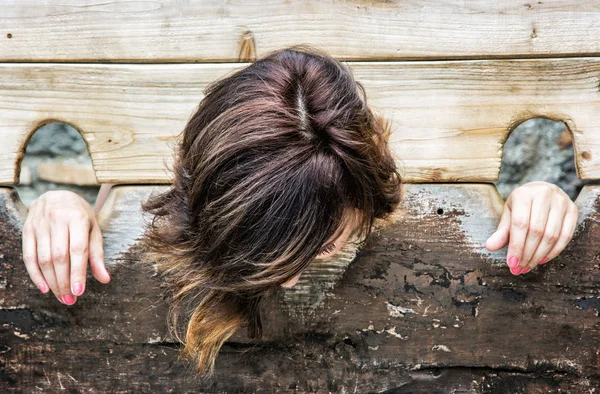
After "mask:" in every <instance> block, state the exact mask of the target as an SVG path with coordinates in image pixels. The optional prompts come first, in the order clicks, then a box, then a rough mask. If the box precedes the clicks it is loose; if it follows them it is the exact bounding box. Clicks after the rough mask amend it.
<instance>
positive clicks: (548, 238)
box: [522, 204, 566, 273]
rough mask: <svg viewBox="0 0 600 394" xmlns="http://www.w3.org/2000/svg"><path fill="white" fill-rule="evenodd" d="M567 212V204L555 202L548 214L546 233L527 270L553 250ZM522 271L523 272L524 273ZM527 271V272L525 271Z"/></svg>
mask: <svg viewBox="0 0 600 394" xmlns="http://www.w3.org/2000/svg"><path fill="white" fill-rule="evenodd" d="M565 214H566V206H564V205H556V204H553V206H552V208H550V213H549V214H548V221H547V222H546V229H545V231H544V235H543V237H542V239H541V240H540V243H539V245H538V247H537V249H536V251H535V253H534V254H533V256H532V257H531V260H530V261H529V264H528V265H527V268H526V269H527V272H529V270H531V269H533V268H535V267H536V266H537V265H538V264H540V263H541V262H542V260H543V259H544V257H546V256H547V255H548V253H549V252H550V251H551V250H552V248H553V247H554V245H555V244H556V242H557V241H558V239H559V237H560V232H561V230H562V227H563V220H564V218H565ZM523 272H525V271H523ZM523 272H522V273H523ZM525 273H526V272H525Z"/></svg>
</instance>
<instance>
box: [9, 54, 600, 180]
mask: <svg viewBox="0 0 600 394" xmlns="http://www.w3.org/2000/svg"><path fill="white" fill-rule="evenodd" d="M242 66H244V65H240V64H197V65H192V64H187V65H84V64H68V65H57V64H9V63H5V64H0V75H2V78H1V79H0V81H1V82H0V97H2V98H3V102H2V104H1V105H0V135H1V136H2V138H3V143H2V144H0V184H2V183H4V184H10V183H13V182H16V181H17V179H18V169H17V165H16V163H17V162H18V160H19V158H20V156H21V154H22V152H23V151H24V147H25V145H26V141H27V140H28V136H30V135H31V133H32V132H33V131H34V130H36V129H37V128H38V127H39V126H40V125H41V124H44V123H47V122H49V121H51V120H57V121H63V122H67V123H70V124H71V125H73V126H75V127H76V128H77V129H79V130H80V131H81V132H82V133H83V135H84V137H85V140H86V142H87V144H88V147H89V150H90V153H91V156H92V160H93V165H94V169H95V171H96V177H97V179H98V182H99V183H168V182H169V173H168V172H167V171H166V170H165V164H167V165H170V164H171V158H172V155H173V151H172V147H173V146H174V143H175V141H176V136H177V135H178V134H179V133H180V132H181V131H182V130H183V127H184V125H185V123H186V122H187V120H188V119H189V117H190V116H191V114H192V113H193V111H194V110H195V109H196V108H197V105H198V103H199V101H200V100H201V99H202V97H203V88H204V87H205V86H206V84H208V83H209V82H211V81H213V80H215V79H217V78H220V77H223V76H224V75H226V74H229V73H231V72H232V71H233V70H235V69H236V68H238V67H242ZM350 66H351V68H352V70H353V73H354V75H355V77H356V79H357V80H359V81H360V82H362V83H363V84H364V85H365V87H366V89H367V95H368V98H367V100H368V104H369V105H371V106H372V107H373V108H374V109H375V111H377V112H378V113H380V114H381V115H383V116H385V117H387V118H389V119H390V120H391V122H392V127H393V134H392V136H391V146H392V148H393V150H394V152H395V154H396V156H397V158H398V163H399V165H400V166H401V168H402V172H403V174H404V180H405V181H407V182H465V181H466V182H476V181H479V182H481V181H493V180H496V179H497V177H498V173H499V168H500V163H501V156H502V144H503V141H504V140H505V139H506V137H507V135H508V132H509V131H510V130H512V129H513V128H514V127H516V126H517V125H518V124H519V123H520V122H522V121H524V120H526V119H529V118H531V117H536V116H545V117H549V118H552V119H557V120H563V121H565V122H566V124H567V125H568V126H569V127H570V129H571V131H572V132H573V134H574V141H575V148H576V153H577V155H576V159H577V170H578V174H579V176H580V177H581V178H583V179H598V178H600V122H598V121H597V114H598V112H599V111H600V92H599V89H598V75H599V73H600V58H578V59H545V60H521V61H508V60H497V61H460V62H356V63H350Z"/></svg>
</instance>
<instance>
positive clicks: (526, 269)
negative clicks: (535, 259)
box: [521, 267, 531, 275]
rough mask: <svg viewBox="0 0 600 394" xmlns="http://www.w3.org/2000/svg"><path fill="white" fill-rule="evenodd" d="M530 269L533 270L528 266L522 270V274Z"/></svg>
mask: <svg viewBox="0 0 600 394" xmlns="http://www.w3.org/2000/svg"><path fill="white" fill-rule="evenodd" d="M529 271H531V268H529V267H526V268H525V269H524V270H523V271H521V275H522V274H526V273H528V272H529Z"/></svg>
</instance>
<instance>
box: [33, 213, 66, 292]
mask: <svg viewBox="0 0 600 394" xmlns="http://www.w3.org/2000/svg"><path fill="white" fill-rule="evenodd" d="M34 232H35V240H36V246H37V261H38V266H39V267H40V271H42V275H44V279H45V280H46V283H47V284H48V287H50V289H51V290H52V293H54V296H55V297H56V298H57V299H58V300H59V301H60V302H62V300H61V299H60V297H61V294H60V289H59V288H58V282H57V281H56V275H55V274H54V264H52V252H51V251H50V231H49V227H48V223H47V222H46V221H45V220H39V221H38V222H36V223H35V226H34Z"/></svg>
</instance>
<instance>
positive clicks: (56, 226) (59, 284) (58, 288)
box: [23, 191, 110, 305]
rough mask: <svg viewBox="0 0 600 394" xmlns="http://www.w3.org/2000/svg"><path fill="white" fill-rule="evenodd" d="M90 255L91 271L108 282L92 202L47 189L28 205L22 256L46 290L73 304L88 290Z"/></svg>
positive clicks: (35, 278)
mask: <svg viewBox="0 0 600 394" xmlns="http://www.w3.org/2000/svg"><path fill="white" fill-rule="evenodd" d="M88 259H89V262H90V269H91V271H92V275H93V276H94V277H95V278H96V279H97V280H98V281H99V282H101V283H108V282H109V281H110V275H109V273H108V271H107V270H106V267H105V266H104V251H103V248H102V233H101V231H100V227H99V226H98V222H97V221H96V215H95V214H94V211H93V209H92V207H91V206H90V205H89V204H88V203H87V201H85V200H84V199H83V198H81V197H80V196H78V195H77V194H75V193H72V192H69V191H50V192H46V193H44V194H42V195H41V196H40V197H39V198H38V199H37V200H35V201H33V202H32V203H31V205H30V207H29V212H28V214H27V219H26V220H25V225H24V226H23V260H24V261H25V266H26V267H27V272H29V276H30V278H31V280H32V281H33V283H35V285H36V286H37V287H38V288H39V289H40V291H41V292H42V293H44V294H45V293H47V292H48V291H49V289H50V290H52V292H53V293H54V295H55V296H56V298H58V300H59V301H61V302H62V303H64V304H66V305H73V304H74V303H75V301H76V299H77V296H80V295H82V294H83V292H84V291H85V279H86V271H87V264H88Z"/></svg>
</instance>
